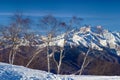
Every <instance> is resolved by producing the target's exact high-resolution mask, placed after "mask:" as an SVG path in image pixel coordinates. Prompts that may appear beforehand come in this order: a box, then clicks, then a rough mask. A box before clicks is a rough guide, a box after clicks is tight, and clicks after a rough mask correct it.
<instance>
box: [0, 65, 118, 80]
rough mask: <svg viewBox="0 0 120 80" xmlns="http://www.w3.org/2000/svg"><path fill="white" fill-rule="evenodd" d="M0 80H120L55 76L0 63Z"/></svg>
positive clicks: (113, 78)
mask: <svg viewBox="0 0 120 80" xmlns="http://www.w3.org/2000/svg"><path fill="white" fill-rule="evenodd" d="M0 80H120V76H79V75H77V76H76V75H55V74H52V73H47V72H45V71H40V70H33V69H28V68H25V67H22V66H15V65H10V64H6V63H0Z"/></svg>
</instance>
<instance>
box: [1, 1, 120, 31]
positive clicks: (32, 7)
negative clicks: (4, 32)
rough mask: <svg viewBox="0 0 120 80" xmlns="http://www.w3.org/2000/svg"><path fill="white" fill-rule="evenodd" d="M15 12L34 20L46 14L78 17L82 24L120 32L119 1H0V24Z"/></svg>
mask: <svg viewBox="0 0 120 80" xmlns="http://www.w3.org/2000/svg"><path fill="white" fill-rule="evenodd" d="M16 11H21V12H23V13H24V14H25V15H28V16H32V17H34V19H35V18H36V17H39V16H43V15H46V14H53V15H55V16H58V17H71V16H74V15H75V16H79V17H82V18H83V19H84V21H83V24H90V25H93V26H95V25H103V26H104V27H105V28H107V29H109V30H113V31H120V28H119V27H120V0H0V17H1V18H0V23H6V20H7V18H8V16H10V15H11V14H13V13H14V12H16Z"/></svg>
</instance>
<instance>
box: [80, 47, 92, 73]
mask: <svg viewBox="0 0 120 80" xmlns="http://www.w3.org/2000/svg"><path fill="white" fill-rule="evenodd" d="M89 52H90V48H89V49H88V51H87V53H86V54H85V57H84V60H83V63H82V66H81V69H80V73H79V75H82V72H83V70H84V67H85V64H86V60H87V56H88V54H89Z"/></svg>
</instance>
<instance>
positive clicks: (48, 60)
mask: <svg viewBox="0 0 120 80" xmlns="http://www.w3.org/2000/svg"><path fill="white" fill-rule="evenodd" d="M49 55H50V54H49V42H47V64H48V72H50V57H49Z"/></svg>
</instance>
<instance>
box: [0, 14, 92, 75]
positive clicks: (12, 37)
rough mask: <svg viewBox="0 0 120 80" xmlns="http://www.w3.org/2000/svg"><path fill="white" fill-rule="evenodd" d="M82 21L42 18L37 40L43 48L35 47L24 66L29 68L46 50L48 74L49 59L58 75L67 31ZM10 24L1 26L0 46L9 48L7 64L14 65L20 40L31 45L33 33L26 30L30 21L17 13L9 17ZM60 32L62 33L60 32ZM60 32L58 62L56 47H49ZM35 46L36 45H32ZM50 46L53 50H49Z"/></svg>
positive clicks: (63, 55)
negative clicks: (61, 38)
mask: <svg viewBox="0 0 120 80" xmlns="http://www.w3.org/2000/svg"><path fill="white" fill-rule="evenodd" d="M81 20H82V19H81V18H77V17H73V18H72V19H71V20H70V21H69V23H66V22H63V21H59V20H57V19H56V18H55V17H53V16H52V15H47V16H44V17H43V18H42V19H40V20H39V25H38V27H39V29H40V30H39V31H42V32H44V33H42V34H41V35H42V36H44V38H42V36H39V39H41V40H42V41H43V43H42V44H44V45H45V46H44V47H40V46H37V48H36V50H35V51H34V53H33V55H32V56H31V59H30V60H29V61H28V63H27V64H26V67H29V65H30V64H31V62H32V61H33V60H34V59H35V58H36V56H37V55H38V54H40V53H41V51H42V50H43V48H46V55H47V56H46V57H47V67H48V72H50V70H51V67H50V64H51V61H50V59H51V58H53V60H54V62H55V64H56V67H57V74H60V71H61V66H62V62H63V58H64V57H65V49H64V46H65V44H66V39H67V35H68V34H69V31H70V30H72V29H73V28H74V27H77V26H80V25H79V23H80V21H81ZM11 21H12V22H11V23H10V25H7V26H2V29H1V30H2V31H1V34H2V36H3V37H2V40H1V42H0V45H2V46H4V48H6V47H7V48H9V49H10V50H9V63H10V64H14V59H15V55H16V54H17V52H18V51H20V49H19V47H20V46H21V44H22V43H21V40H22V37H24V39H25V40H28V41H29V45H30V46H31V45H33V44H32V40H33V39H34V35H35V34H34V33H30V32H28V31H27V30H28V28H29V27H30V25H31V19H30V18H28V17H24V16H23V15H22V14H20V13H17V14H15V15H14V16H12V17H11ZM61 30H62V31H61ZM61 32H64V36H63V43H62V46H60V48H59V60H56V58H55V55H56V54H58V53H56V52H57V49H56V46H55V45H51V43H52V42H54V40H55V39H54V38H55V37H56V36H57V35H58V34H61ZM34 46H36V45H34ZM51 46H52V47H53V48H51ZM50 49H52V52H50ZM89 51H90V49H89V50H88V52H87V53H86V55H85V58H84V62H83V65H82V67H81V69H80V70H79V72H80V74H82V71H83V70H84V65H85V64H86V63H85V62H86V57H87V55H88V54H89Z"/></svg>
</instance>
